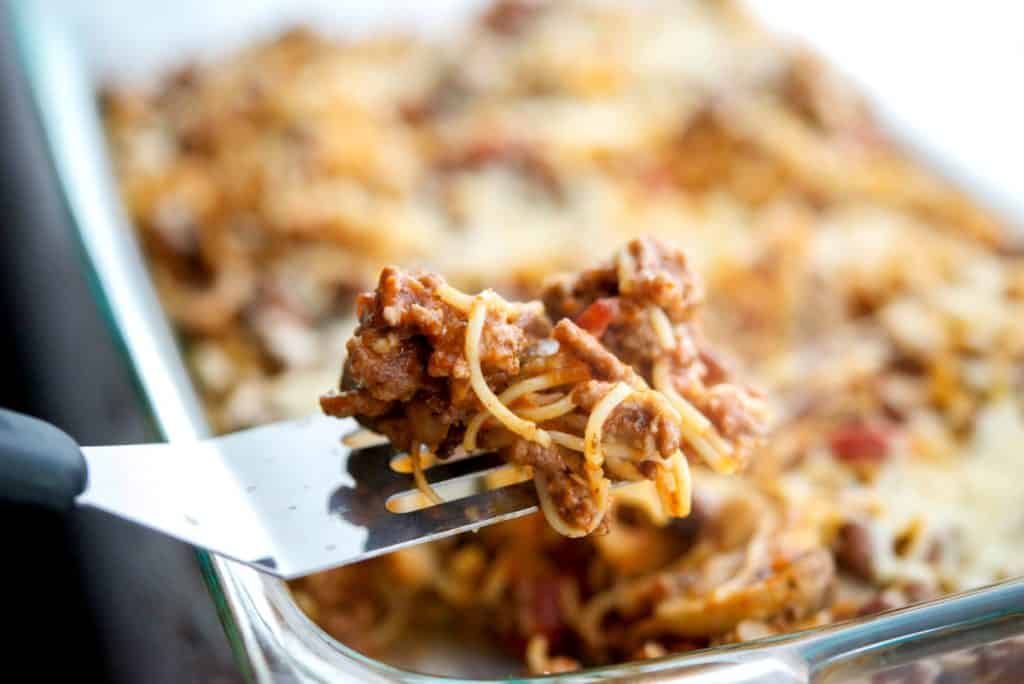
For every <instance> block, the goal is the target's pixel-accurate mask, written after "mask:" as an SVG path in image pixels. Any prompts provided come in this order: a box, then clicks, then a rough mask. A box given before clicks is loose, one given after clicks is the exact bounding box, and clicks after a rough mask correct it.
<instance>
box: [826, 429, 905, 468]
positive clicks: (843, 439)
mask: <svg viewBox="0 0 1024 684" xmlns="http://www.w3.org/2000/svg"><path fill="white" fill-rule="evenodd" d="M891 442H892V430H891V429H890V428H888V427H885V426H880V425H867V424H855V425H848V426H846V427H842V428H839V429H838V430H836V431H835V432H833V433H832V437H831V438H830V440H829V443H830V446H831V447H832V453H833V454H835V456H836V458H839V459H841V460H843V461H846V462H847V463H851V464H855V463H881V462H882V461H884V460H885V459H886V458H888V457H889V448H890V446H891Z"/></svg>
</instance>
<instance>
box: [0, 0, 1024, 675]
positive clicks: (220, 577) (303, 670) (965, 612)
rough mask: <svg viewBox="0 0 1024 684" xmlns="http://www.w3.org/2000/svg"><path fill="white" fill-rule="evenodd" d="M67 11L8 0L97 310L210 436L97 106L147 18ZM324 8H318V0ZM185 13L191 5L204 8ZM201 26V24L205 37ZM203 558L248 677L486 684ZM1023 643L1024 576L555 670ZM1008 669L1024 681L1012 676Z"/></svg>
mask: <svg viewBox="0 0 1024 684" xmlns="http://www.w3.org/2000/svg"><path fill="white" fill-rule="evenodd" d="M63 4H65V3H58V2H47V3H44V2H31V1H28V0H26V1H25V2H17V3H13V4H12V9H13V18H14V26H15V31H16V36H17V41H18V47H19V49H20V52H21V57H22V61H23V66H24V69H25V73H26V75H27V78H28V81H29V83H30V85H31V87H32V90H33V94H34V96H35V100H36V105H37V107H38V113H39V116H40V119H41V122H42V125H43V129H44V131H45V134H46V137H47V142H48V144H49V150H50V153H51V156H52V161H53V164H54V168H55V171H56V175H57V177H58V179H59V180H60V183H61V186H62V189H63V192H64V196H65V200H66V203H67V206H68V209H69V213H70V215H71V218H72V221H73V225H74V228H75V231H76V233H77V237H78V238H79V240H80V242H81V245H82V247H83V253H84V255H85V258H86V261H87V263H88V265H89V267H90V269H91V271H92V274H93V276H94V278H95V282H96V283H97V285H98V287H97V293H98V295H99V299H100V303H101V305H102V307H103V308H104V310H105V313H106V314H107V316H108V318H109V320H110V322H111V325H112V326H113V327H114V329H115V330H116V332H117V333H118V336H119V339H120V341H121V342H122V344H123V348H124V351H125V353H126V355H127V357H128V359H129V360H130V362H131V364H132V366H133V367H134V370H135V373H136V375H137V378H138V381H139V387H140V390H141V393H142V396H143V397H144V399H145V400H146V402H147V404H148V406H149V409H150V411H151V413H152V416H153V418H154V420H155V424H156V425H157V427H158V428H159V431H160V433H161V434H162V435H163V436H164V437H165V438H166V439H168V440H189V439H195V438H197V437H202V436H206V435H208V434H209V426H208V424H207V422H206V419H205V417H204V415H203V412H202V410H201V407H200V404H199V400H198V397H197V394H196V391H195V388H194V387H193V386H192V384H191V381H190V379H189V376H188V373H187V371H186V369H185V366H184V362H183V358H182V355H181V353H180V351H179V349H178V346H177V344H176V340H175V336H174V334H173V332H172V330H171V327H170V325H169V323H168V321H167V319H166V318H165V317H164V315H163V313H162V311H161V309H160V306H159V304H158V302H157V299H156V296H155V293H154V290H153V288H152V285H151V283H150V280H149V276H148V274H147V272H146V268H145V264H144V263H143V260H142V256H141V253H140V251H139V249H138V245H137V244H136V242H135V239H134V236H133V231H132V230H131V228H130V226H129V225H128V219H127V217H126V215H125V213H124V211H123V210H122V208H121V206H120V204H119V200H118V196H117V192H116V187H115V181H114V179H113V176H112V174H111V171H110V163H109V159H108V156H107V151H106V147H105V142H104V136H103V131H102V127H101V122H100V120H99V116H98V112H97V108H96V103H95V92H96V90H95V87H94V79H95V74H96V71H95V68H94V67H95V66H96V65H97V64H102V63H103V61H104V60H105V59H106V61H107V62H108V63H107V67H109V66H110V63H109V62H110V59H111V58H110V54H114V53H110V54H107V55H106V56H104V55H103V54H97V51H99V52H100V53H102V50H103V45H104V37H103V35H98V34H96V33H95V32H93V30H96V29H99V28H102V29H104V30H106V31H108V32H110V31H117V29H118V28H124V27H126V26H127V25H129V23H130V21H131V20H132V19H138V18H140V17H143V16H145V14H144V12H143V13H140V12H142V11H141V10H138V9H135V10H132V9H131V7H132V4H131V3H112V6H114V7H115V8H119V9H120V10H123V11H120V13H119V11H117V10H114V11H112V12H110V13H108V16H107V17H106V18H107V19H110V18H111V17H113V18H115V19H118V20H119V21H121V22H122V23H121V24H120V25H117V22H116V21H114V22H112V23H111V24H109V25H108V24H107V23H104V22H99V21H93V22H92V25H91V29H90V30H89V31H88V35H87V36H83V35H82V33H83V31H86V29H87V26H86V25H85V24H82V23H78V24H76V23H75V22H73V21H71V20H69V17H68V13H67V12H60V11H59V10H61V9H62V5H63ZM186 4H187V3H186ZM315 4H316V3H298V4H296V5H292V6H290V7H291V9H292V10H294V9H295V8H299V9H302V6H303V5H305V6H306V9H307V10H308V9H309V8H310V7H312V6H313V5H315ZM476 4H479V3H474V2H446V3H442V4H440V5H437V6H435V8H443V10H444V11H441V12H434V13H431V17H430V18H431V19H437V18H438V17H440V16H442V15H444V16H448V15H456V14H459V13H465V12H466V11H467V10H468V9H471V8H472V7H473V6H474V5H476ZM320 5H321V8H322V7H323V5H324V3H320ZM195 6H196V7H197V8H198V7H200V5H199V4H198V3H195ZM272 6H273V7H276V8H277V9H278V10H281V11H274V10H273V8H272ZM69 7H70V4H67V6H64V7H63V9H64V10H67V9H68V8H69ZM239 8H245V9H249V8H255V9H254V12H255V13H256V14H257V15H259V16H260V17H261V19H260V21H263V20H264V19H265V20H266V21H265V22H264V23H263V24H261V26H262V28H259V29H258V30H267V29H268V28H270V27H273V26H280V25H281V24H282V23H283V22H285V21H288V20H289V19H294V16H292V15H290V14H289V12H286V11H284V10H283V9H282V8H283V3H273V2H261V3H253V4H252V5H251V6H250V5H242V4H239V5H238V6H236V7H235V9H236V10H239ZM149 9H151V10H152V9H153V8H149ZM406 9H407V8H406ZM153 11H156V10H153ZM189 14H190V13H189V12H188V11H187V8H186V9H182V8H180V7H177V6H176V8H175V11H174V13H171V14H167V16H166V17H162V18H166V19H168V21H170V22H171V23H170V24H168V25H166V26H165V25H163V24H161V23H160V22H152V21H151V22H150V23H156V24H158V26H159V28H160V29H161V30H162V31H164V30H166V33H167V35H168V36H169V38H168V39H167V41H166V43H167V45H168V46H170V47H171V48H174V49H190V48H195V45H191V44H190V43H189V42H188V40H186V39H185V38H187V36H189V35H190V32H191V31H195V30H197V27H196V26H195V25H190V24H189V21H188V20H187V19H183V17H185V16H186V15H189ZM394 14H395V13H394V12H387V11H375V10H373V9H367V8H357V7H344V8H338V9H337V11H336V12H334V15H333V18H334V19H335V20H337V19H339V18H340V19H341V20H342V21H343V22H344V21H350V22H351V23H352V24H353V25H355V26H358V27H359V28H361V29H367V28H374V27H376V26H378V25H379V24H380V23H381V21H382V20H383V21H384V22H385V23H390V20H391V19H394ZM419 14H424V13H423V12H420V13H419ZM414 15H417V12H407V11H405V9H403V20H404V21H405V22H406V23H409V24H414V23H416V21H417V17H415V16H414ZM435 15H436V16H435ZM201 16H202V15H200V14H199V13H198V12H197V13H195V14H192V15H191V18H192V20H193V22H194V21H195V20H196V19H197V17H201ZM419 18H420V19H422V18H423V17H419ZM220 19H222V20H223V19H224V17H223V16H222V17H220ZM250 23H253V22H250ZM255 23H256V24H259V23H260V22H259V21H256V22H255ZM428 23H430V24H431V25H432V26H433V25H440V23H442V22H436V21H431V22H428ZM214 28H216V27H215V26H214ZM209 30H210V29H209V27H207V33H209ZM159 35H161V36H163V35H164V34H163V33H161V34H159ZM138 37H139V38H140V39H144V37H145V36H144V35H142V34H140V35H139V36H138ZM83 38H85V39H84V40H83ZM83 46H91V47H83ZM90 50H92V53H90V52H89V51H90ZM161 58H166V55H164V56H163V57H160V56H159V55H158V56H156V57H154V59H155V60H156V61H159V60H160V59H161ZM940 157H941V155H940ZM954 166H955V164H954ZM965 182H967V183H968V184H969V185H973V186H975V188H977V185H978V178H972V177H970V174H968V176H967V177H965ZM985 189H986V188H982V190H985ZM988 189H989V190H990V192H987V193H983V194H985V195H986V196H987V197H988V198H989V199H990V200H992V201H994V202H995V203H996V204H1000V201H999V200H1000V199H1001V197H1000V194H999V193H998V192H997V190H996V189H994V188H988ZM1002 204H1003V206H1004V207H1007V206H1008V204H1007V203H1005V202H1004V203H1002ZM199 557H200V562H201V564H202V568H203V570H204V574H205V576H206V579H207V582H208V585H209V588H210V591H211V594H212V596H213V598H214V600H215V602H216V603H217V606H218V609H219V612H220V615H221V617H222V620H223V622H224V626H225V629H226V631H227V633H228V636H229V639H230V640H231V643H232V646H233V648H234V650H235V652H236V655H237V658H238V662H239V666H240V667H241V669H242V670H243V672H244V673H245V675H246V676H247V677H248V678H249V679H250V680H252V681H256V682H271V681H299V682H328V681H332V682H333V681H359V682H373V681H411V682H455V681H463V682H464V681H480V680H467V679H452V678H446V677H436V676H431V675H423V674H416V673H413V672H408V671H403V670H398V669H395V668H393V667H390V666H388V665H385V664H383V663H380V662H378V661H375V660H372V659H370V658H367V657H365V656H362V655H360V654H359V653H357V652H355V651H353V650H351V649H349V648H347V647H345V646H344V645H342V644H340V643H338V642H336V641H335V640H333V639H332V638H331V637H329V636H328V635H327V634H325V633H324V632H323V631H321V630H320V629H319V628H318V627H317V626H316V625H315V624H313V623H312V622H311V621H310V620H309V619H308V618H307V617H306V616H305V615H304V614H303V613H302V612H301V611H300V610H299V609H298V607H297V605H296V604H295V603H294V602H293V601H292V600H291V597H290V594H289V592H288V590H287V587H286V586H285V584H284V583H283V582H281V581H279V580H276V579H274V578H271V577H268V576H264V575H261V574H260V573H258V572H256V571H255V570H252V569H251V568H249V567H246V566H242V565H240V564H237V563H234V562H232V561H229V560H226V559H223V558H219V557H216V556H210V555H207V554H205V553H200V554H199ZM1019 635H1024V581H1022V580H1015V581H1009V582H1004V583H1002V584H999V585H995V586H993V587H989V588H986V589H982V590H977V591H974V592H969V593H966V594H961V595H957V596H951V597H946V598H943V599H941V600H938V601H934V602H931V603H928V604H923V605H921V606H916V607H912V608H908V609H904V610H899V611H893V612H890V613H887V614H883V615H881V616H878V617H874V618H865V619H861V620H857V621H853V622H848V623H843V624H839V625H833V626H830V627H826V628H822V629H817V630H811V631H807V632H803V633H797V634H791V635H785V636H782V637H775V638H771V639H766V640H762V641H757V642H750V643H745V644H741V645H737V646H731V647H723V648H718V649H710V650H707V651H701V652H696V653H692V654H687V655H685V656H672V657H667V658H663V659H659V660H652V661H645V662H643V663H637V664H629V665H622V666H614V667H606V668H599V669H589V670H584V671H581V672H577V673H572V674H570V675H563V676H562V680H564V681H571V682H585V681H586V682H593V681H635V682H640V681H645V682H653V681H687V682H810V681H814V682H861V681H863V682H869V681H870V682H875V681H878V682H889V681H891V682H899V681H932V680H930V679H914V677H915V676H918V674H919V673H921V672H925V673H928V672H931V673H936V672H940V671H942V672H948V673H952V675H951V676H960V677H961V679H958V680H957V681H973V679H974V677H975V675H977V674H978V673H980V672H982V671H983V670H984V671H985V672H987V673H990V674H991V672H993V671H995V670H993V668H997V669H998V668H1002V670H1000V671H1002V672H1009V673H1010V674H1007V675H1006V677H1007V678H1006V679H1002V680H999V681H1024V668H1020V666H1021V665H1024V656H1022V655H1019V654H1021V653H1024V637H1021V636H1019ZM1014 667H1018V668H1020V669H1019V670H1013V669H1012V668H1014ZM971 668H974V669H971ZM978 668H981V669H978ZM985 668H987V669H985ZM1017 671H1019V672H1020V673H1021V675H1020V677H1017V676H1016V675H1015V674H1012V673H1013V672H1017ZM965 673H966V674H965ZM979 676H980V675H979ZM537 679H538V680H540V679H544V680H547V679H550V678H537ZM513 681H534V680H533V679H515V680H513Z"/></svg>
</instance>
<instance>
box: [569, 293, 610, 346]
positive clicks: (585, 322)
mask: <svg viewBox="0 0 1024 684" xmlns="http://www.w3.org/2000/svg"><path fill="white" fill-rule="evenodd" d="M618 313H619V300H618V298H617V297H604V298H602V299H597V300H595V301H594V302H593V303H592V304H591V305H590V306H588V307H587V308H586V309H584V310H583V312H582V313H581V314H580V315H579V316H577V317H576V321H575V322H576V325H578V326H580V327H581V328H583V329H584V330H586V331H587V332H588V333H590V334H591V335H593V336H594V337H601V335H604V331H605V330H607V329H608V324H609V323H611V322H612V319H613V318H615V317H616V316H617V315H618Z"/></svg>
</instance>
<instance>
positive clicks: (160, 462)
mask: <svg viewBox="0 0 1024 684" xmlns="http://www.w3.org/2000/svg"><path fill="white" fill-rule="evenodd" d="M355 428H356V424H355V422H354V421H352V420H339V419H337V418H330V417H326V416H311V417H309V418H304V419H300V420H295V421H289V422H282V423H276V424H273V425H268V426H265V427H259V428H255V429H251V430H245V431H242V432H237V433H234V434H231V435H227V436H224V437H218V438H215V439H208V440H202V441H197V442H191V443H181V442H177V443H173V444H139V445H132V446H101V447H84V448H80V447H79V446H78V445H77V444H76V443H75V441H74V440H72V439H71V437H69V436H68V435H66V434H65V433H63V432H62V431H60V430H59V429H57V428H56V427H54V426H52V425H50V424H48V423H44V422H42V421H39V420H36V419H35V418H30V417H28V416H23V415H20V414H17V413H12V412H10V411H3V410H0V499H3V500H7V501H15V502H27V503H35V504H40V505H45V506H50V507H54V508H61V509H69V508H70V507H71V506H72V505H74V504H75V503H77V504H78V505H83V506H92V507H95V508H98V509H101V510H104V511H108V512H110V513H113V514H114V515H117V516H120V517H122V518H126V519H128V520H131V521H134V522H137V523H139V524H141V525H145V526H146V527H150V528H153V529H155V530H159V531H160V532H163V533H165V534H168V535H171V536H172V537H177V538H178V539H182V540H184V541H186V542H189V543H190V544H194V545H196V546H200V547H203V548H205V549H209V550H210V551H213V552H214V553H218V554H221V555H224V556H228V557H229V558H233V559H235V560H238V561H241V562H243V563H247V564H249V565H252V566H254V567H256V568H258V569H260V570H263V571H265V572H269V573H272V574H274V575H277V576H279V577H283V578H285V579H290V578H294V577H299V576H302V575H307V574H310V573H313V572H316V571H318V570H324V569H327V568H331V567H335V566H339V565H345V564H348V563H353V562H356V561H359V560H363V559H366V558H370V557H373V556H376V555H379V554H382V553H387V552H389V551H394V550H395V549H399V548H402V547H403V546H409V545H412V544H419V543H423V542H428V541H432V540H435V539H440V538H442V537H446V536H449V535H453V534H456V533H458V532H463V531H467V530H475V529H478V528H480V527H483V526H485V525H491V524H493V523H496V522H500V521H502V520H508V519H511V518H516V517H519V516H522V515H526V514H528V513H531V512H533V511H535V510H536V505H537V498H536V492H535V490H534V487H533V483H532V482H529V481H527V482H519V483H518V484H512V485H509V486H506V487H502V488H500V489H493V490H489V491H485V488H484V487H483V477H484V476H485V475H486V474H487V473H491V472H494V471H495V470H496V469H497V468H499V467H502V462H501V460H500V459H499V458H498V457H497V456H495V455H493V454H485V455H482V456H476V457H473V458H467V459H462V460H458V461H453V462H450V463H442V464H440V465H436V466H434V467H433V468H431V469H430V470H429V471H428V472H429V474H430V479H431V480H432V481H433V482H435V483H443V484H441V485H440V486H439V487H437V489H438V490H439V491H441V492H445V491H447V492H461V493H463V494H467V495H466V496H464V497H463V498H459V499H457V500H451V501H446V502H445V503H442V504H438V505H434V506H429V507H425V508H419V509H418V510H413V511H410V512H407V513H392V512H391V511H390V510H389V509H388V506H387V503H388V501H389V499H392V498H393V497H394V498H402V495H403V492H410V494H409V495H407V496H410V495H411V496H414V495H413V494H412V493H411V492H412V490H415V485H414V483H413V478H412V476H411V475H409V474H404V473H400V472H396V471H395V470H394V469H393V468H392V467H390V465H389V464H390V463H391V461H392V460H393V459H394V458H395V457H396V456H397V455H398V454H397V453H396V452H395V451H394V450H393V449H392V448H391V447H389V446H386V445H385V446H375V447H370V448H364V449H350V448H348V447H346V446H345V445H344V444H342V441H341V440H342V436H343V435H345V434H347V433H350V432H352V431H353V430H355ZM443 498H451V497H443Z"/></svg>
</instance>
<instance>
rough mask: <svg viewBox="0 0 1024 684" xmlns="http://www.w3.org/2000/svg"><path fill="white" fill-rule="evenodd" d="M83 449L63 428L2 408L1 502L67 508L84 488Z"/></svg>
mask: <svg viewBox="0 0 1024 684" xmlns="http://www.w3.org/2000/svg"><path fill="white" fill-rule="evenodd" d="M85 482H86V467H85V457H84V456H83V455H82V450H81V449H80V448H79V447H78V444H76V443H75V440H73V439H71V437H69V436H68V435H67V434H65V433H64V432H63V431H62V430H60V429H58V428H56V427H54V426H53V425H50V424H49V423H45V422H43V421H41V420H38V419H36V418H31V417H29V416H24V415H22V414H20V413H14V412H13V411H5V410H3V409H0V501H4V502H11V503H29V504H38V505H40V506H47V507H49V508H54V509H57V510H67V509H69V508H71V506H72V505H73V504H74V503H75V498H76V497H77V496H78V495H79V494H81V493H82V491H83V490H85Z"/></svg>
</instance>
